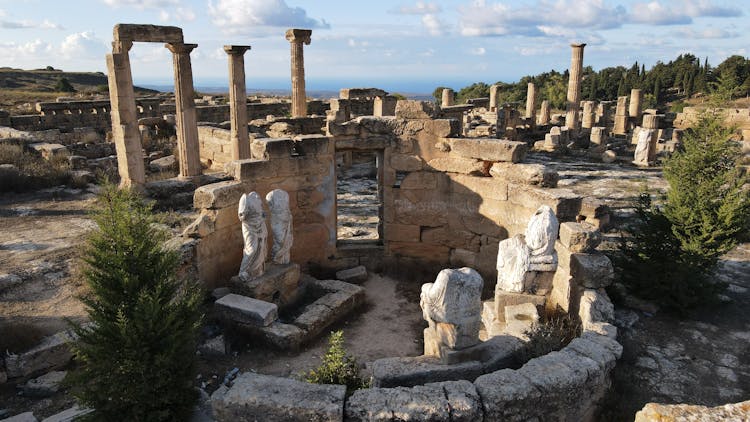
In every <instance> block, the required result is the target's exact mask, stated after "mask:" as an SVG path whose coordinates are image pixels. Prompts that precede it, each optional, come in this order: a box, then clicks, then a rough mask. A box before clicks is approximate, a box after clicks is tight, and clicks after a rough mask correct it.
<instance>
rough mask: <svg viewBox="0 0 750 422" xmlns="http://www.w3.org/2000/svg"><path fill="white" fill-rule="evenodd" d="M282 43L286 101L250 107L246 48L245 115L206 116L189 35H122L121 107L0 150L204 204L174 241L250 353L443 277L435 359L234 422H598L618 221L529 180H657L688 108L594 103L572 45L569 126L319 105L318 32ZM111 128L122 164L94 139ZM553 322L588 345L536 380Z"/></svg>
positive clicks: (414, 360) (25, 132)
mask: <svg viewBox="0 0 750 422" xmlns="http://www.w3.org/2000/svg"><path fill="white" fill-rule="evenodd" d="M285 37H286V39H287V40H288V41H289V43H290V45H291V87H292V95H291V101H290V102H289V101H283V100H271V101H260V100H258V101H250V102H248V99H247V96H246V82H245V73H244V56H245V54H246V53H247V52H248V51H250V46H248V45H227V46H225V47H224V50H225V51H226V53H227V58H228V63H229V65H228V69H229V85H230V86H229V96H228V104H210V102H211V101H214V100H215V99H212V98H207V99H206V100H205V101H203V100H201V101H200V104H196V100H195V99H194V97H195V95H194V94H195V93H194V88H193V75H192V70H191V63H190V53H191V52H192V51H194V50H195V49H196V48H197V47H198V45H197V44H191V43H186V42H185V40H184V39H183V34H182V30H181V29H180V28H177V27H166V26H152V25H131V24H119V25H116V26H115V27H114V31H113V42H112V52H111V53H110V54H108V55H107V57H106V62H107V69H108V72H109V92H110V100H109V101H98V102H84V101H79V102H59V103H41V104H38V110H39V111H40V113H41V114H39V115H34V116H5V117H0V124H2V125H4V126H7V127H2V128H0V137H10V136H14V137H24V136H25V137H29V138H33V139H39V140H40V141H39V143H38V144H37V147H38V148H39V149H41V150H44V151H49V153H50V154H54V153H56V151H59V150H60V149H66V150H68V151H69V153H71V154H72V155H75V156H84V157H85V158H86V159H87V160H88V162H89V163H90V164H93V163H95V162H96V163H98V164H97V165H100V166H101V165H105V164H102V163H104V162H106V163H108V164H106V165H109V166H113V165H115V164H116V168H117V172H118V173H119V177H120V183H121V185H122V186H128V187H133V188H135V189H139V190H141V191H143V192H145V193H146V194H147V195H149V196H151V197H152V198H154V199H155V200H157V202H158V203H160V204H161V203H163V204H166V205H165V206H180V205H183V206H184V205H186V204H187V206H188V207H192V208H193V209H194V210H195V212H196V213H197V218H196V219H195V220H194V221H193V222H192V224H190V225H189V226H188V227H187V229H185V230H184V233H183V234H182V236H180V237H178V238H177V239H175V243H176V244H178V245H179V247H180V249H181V251H182V253H183V258H184V259H183V261H184V262H183V270H184V274H188V275H190V276H192V277H195V278H196V279H197V280H200V282H201V283H202V284H203V285H204V286H205V288H206V289H209V290H210V291H212V292H213V296H214V299H215V303H214V304H213V307H214V308H213V309H214V310H215V311H216V312H217V313H218V314H219V315H220V319H221V321H222V325H223V326H224V327H227V328H231V329H232V330H233V332H241V333H243V334H242V335H244V336H247V338H252V339H253V340H252V341H253V342H262V343H264V344H266V345H267V346H269V347H273V348H276V349H279V350H283V351H295V350H299V349H300V348H301V347H302V346H304V345H306V344H309V343H310V342H311V341H313V340H316V339H318V338H320V336H321V334H322V333H324V332H325V330H326V329H327V328H329V327H331V326H332V325H333V324H335V323H336V322H337V321H340V320H341V319H342V318H343V317H344V316H346V315H347V314H349V313H351V312H357V311H358V309H360V307H361V305H363V303H364V302H365V293H366V291H365V288H363V287H362V286H360V285H357V283H360V282H361V281H362V280H363V279H366V278H367V273H368V272H371V273H373V272H383V271H386V272H389V273H395V274H400V275H401V277H403V278H405V279H411V280H410V281H412V282H416V281H417V280H434V282H430V283H426V284H424V285H423V286H422V288H421V295H420V306H421V309H422V314H423V318H424V321H425V325H426V328H424V331H423V342H424V352H423V354H422V355H420V356H392V357H387V358H382V359H378V360H376V361H374V362H373V363H372V364H371V370H372V387H371V388H366V389H361V390H357V391H356V392H355V393H354V394H353V395H351V396H348V397H347V396H346V395H345V388H344V387H343V386H340V385H317V384H306V383H304V382H302V381H298V380H294V379H291V378H284V377H274V376H268V375H261V374H258V373H255V372H251V371H247V372H242V373H240V374H239V375H237V377H236V378H235V379H234V380H233V381H232V382H227V383H226V384H225V385H222V386H221V387H220V388H219V389H217V390H216V391H214V392H213V393H212V395H211V397H210V406H211V408H212V411H213V417H214V418H215V420H217V421H252V420H296V421H303V420H304V421H307V420H347V421H360V420H361V421H365V420H384V421H385V420H434V421H438V420H445V421H448V420H451V421H479V420H485V421H500V420H567V421H585V420H594V419H595V418H596V415H597V412H598V411H599V409H600V407H601V406H602V399H603V397H604V395H605V393H606V392H607V390H608V388H609V386H610V383H611V372H612V371H613V368H614V367H615V365H616V362H617V360H618V358H619V357H620V356H621V353H622V347H621V345H620V344H619V343H618V341H617V328H616V327H615V326H614V325H612V322H613V318H614V307H613V305H612V303H611V302H610V299H609V298H608V296H607V294H606V293H605V291H604V287H607V286H608V285H609V284H610V283H611V282H612V280H613V275H614V273H613V271H614V270H613V266H612V263H611V262H610V260H609V259H608V258H607V257H606V256H605V255H604V254H602V253H600V252H599V251H597V246H598V245H599V243H600V241H601V239H602V236H601V234H600V231H599V230H600V229H602V228H605V227H606V226H607V225H608V224H609V218H610V215H609V210H608V208H607V206H605V205H604V204H603V203H601V202H600V201H598V200H595V199H593V198H591V197H582V196H580V195H578V194H575V193H574V192H573V191H571V190H569V189H566V188H562V187H561V188H558V187H557V182H558V174H557V173H556V172H555V171H554V170H551V169H549V168H547V167H545V166H544V165H542V164H538V163H528V162H525V159H526V156H527V152H529V151H532V150H533V151H545V152H550V153H554V154H565V153H567V152H570V151H577V153H578V154H586V155H588V156H590V157H594V158H597V159H601V160H602V161H605V162H614V161H617V162H620V163H624V164H626V165H632V164H635V165H636V166H651V165H654V163H655V162H656V161H657V158H658V156H659V154H666V153H669V152H670V151H671V150H673V149H674V148H675V145H676V144H677V143H678V142H679V139H680V132H681V128H683V127H685V125H686V124H687V123H688V122H690V121H691V119H692V118H694V116H692V115H691V111H690V110H689V109H686V111H685V112H684V113H680V114H656V111H655V110H642V107H641V102H642V97H641V93H640V91H639V90H637V89H636V90H633V91H632V92H631V95H630V96H629V97H620V98H617V99H616V101H611V102H601V103H599V104H596V103H595V102H593V101H584V102H581V100H580V98H581V92H580V91H581V89H580V84H581V72H582V66H583V52H584V47H585V44H574V45H572V46H571V47H572V60H571V66H570V82H569V86H568V92H567V108H566V110H565V113H564V114H558V115H553V114H551V110H550V105H549V102H548V101H546V100H544V99H543V98H538V93H537V92H536V90H535V87H534V85H533V84H529V86H528V97H527V101H526V108H525V113H523V114H521V113H520V112H518V111H517V110H516V108H515V106H514V105H513V104H501V103H499V102H498V98H497V97H498V94H497V92H498V87H493V88H492V89H491V91H490V97H489V98H479V99H473V100H471V101H469V102H468V103H467V104H459V105H456V104H454V93H453V92H452V90H445V91H444V92H443V95H442V104H440V105H438V104H435V103H432V102H421V101H413V100H403V99H397V98H396V97H395V96H391V95H389V94H388V93H387V92H385V91H383V90H379V89H374V88H351V89H342V90H341V92H340V95H339V98H334V99H330V100H326V101H319V100H312V101H311V100H308V99H307V97H306V93H305V70H304V58H303V51H304V45H309V44H310V43H311V40H312V31H311V30H304V29H289V30H288V31H286V34H285ZM137 42H157V43H165V47H166V48H167V49H169V51H170V52H171V53H172V57H173V66H174V81H175V89H174V97H173V98H171V97H167V98H163V97H155V98H136V96H135V94H134V88H133V79H132V75H131V63H130V59H129V51H130V49H131V48H132V47H134V43H137ZM538 100H541V102H539V101H538ZM538 106H540V107H539V109H538ZM287 116H291V117H287ZM227 122H228V123H227ZM110 125H111V126H110ZM109 128H111V142H112V143H113V144H114V151H112V148H111V147H109V148H108V147H106V146H98V144H99V143H98V142H94V141H90V140H88V138H94V139H96V137H97V135H96V133H98V132H97V131H99V133H100V132H101V131H102V130H104V131H106V130H107V129H109ZM165 128H174V130H175V133H176V141H177V148H176V156H175V157H174V161H175V163H176V164H175V166H176V169H177V170H178V175H177V177H176V178H171V179H166V180H157V181H149V177H148V176H149V174H151V173H152V169H153V167H154V164H153V162H154V161H155V160H156V159H160V158H161V157H148V156H144V152H143V151H144V144H145V143H147V142H149V140H150V139H152V138H153V137H155V136H156V135H157V134H158V133H159V131H162V130H165ZM259 128H260V129H259ZM261 129H262V130H261ZM45 137H46V138H45ZM45 139H55V140H56V142H58V143H64V144H67V145H57V144H52V143H50V142H45ZM101 144H103V145H107V144H106V143H104V142H101ZM110 145H111V144H110ZM361 154H371V155H372V156H374V157H375V163H376V164H375V167H376V168H375V170H374V172H375V173H376V177H377V192H376V197H377V207H376V208H377V211H376V214H377V215H374V216H373V217H374V218H375V219H376V221H377V228H376V231H377V233H376V235H375V239H373V240H372V241H362V242H352V241H347V240H346V239H340V238H339V236H338V234H337V178H339V177H340V175H341V172H342V171H343V169H345V168H346V167H347V166H349V165H351V163H352V157H353V156H354V157H356V156H358V155H361ZM84 161H85V160H84ZM631 163H632V164H631ZM334 274H335V276H334ZM313 275H314V276H315V277H313ZM290 310H294V311H293V312H290ZM552 313H558V314H560V313H561V314H564V315H568V316H569V317H571V318H572V319H573V320H574V321H577V322H580V324H581V327H582V330H581V334H580V335H579V336H578V337H577V338H575V339H573V340H572V341H571V342H570V343H569V344H567V345H566V346H565V347H563V348H562V349H561V350H559V351H554V352H551V353H548V354H545V355H542V356H539V357H533V358H531V359H528V360H526V361H519V359H520V358H519V353H520V351H521V350H522V349H524V347H525V345H526V344H527V342H528V341H529V338H528V336H527V333H528V331H529V330H530V329H531V328H532V326H533V325H534V324H536V323H537V322H538V321H540V319H543V318H544V316H545V315H550V314H552ZM285 315H286V316H285ZM222 341H223V340H222ZM222 347H223V345H222ZM50 350H58V351H59V350H63V352H61V353H60V352H57V353H54V354H52V353H51V352H50ZM64 350H65V347H64V339H61V338H57V337H56V338H54V339H48V340H46V343H44V344H42V345H40V346H38V347H37V348H36V349H34V350H31V351H29V352H27V353H24V354H17V355H11V356H8V357H6V358H5V362H4V368H0V369H2V375H3V380H4V379H5V377H6V376H7V377H10V378H13V377H20V376H26V375H29V374H32V373H35V372H39V370H43V369H44V368H45V367H54V366H58V365H60V364H64V363H66V362H68V361H69V360H70V353H69V351H68V352H67V353H66V352H65V351H64ZM50 356H54V359H53V358H50Z"/></svg>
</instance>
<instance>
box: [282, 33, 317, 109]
mask: <svg viewBox="0 0 750 422" xmlns="http://www.w3.org/2000/svg"><path fill="white" fill-rule="evenodd" d="M311 36H312V30H310V29H288V30H287V31H286V39H287V41H289V43H290V44H291V46H292V117H305V116H307V96H306V95H305V56H304V47H303V46H302V44H303V43H304V44H307V45H310V41H311V39H310V37H311Z"/></svg>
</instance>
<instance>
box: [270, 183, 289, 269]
mask: <svg viewBox="0 0 750 422" xmlns="http://www.w3.org/2000/svg"><path fill="white" fill-rule="evenodd" d="M266 202H267V203H268V209H269V210H270V211H271V234H272V235H273V246H272V247H271V261H272V262H273V263H274V264H288V263H289V251H290V250H291V249H292V213H291V211H289V194H288V193H286V192H285V191H283V190H281V189H274V190H272V191H271V192H268V194H267V195H266Z"/></svg>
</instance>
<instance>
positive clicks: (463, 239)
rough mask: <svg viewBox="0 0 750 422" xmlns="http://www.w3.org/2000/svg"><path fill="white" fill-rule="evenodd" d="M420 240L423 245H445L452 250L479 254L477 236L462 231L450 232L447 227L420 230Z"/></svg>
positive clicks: (478, 239)
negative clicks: (463, 250)
mask: <svg viewBox="0 0 750 422" xmlns="http://www.w3.org/2000/svg"><path fill="white" fill-rule="evenodd" d="M421 240H422V242H424V243H428V244H438V245H445V246H448V247H450V248H452V249H455V248H459V249H466V250H470V251H473V252H479V244H480V238H479V236H477V235H475V234H474V233H471V232H468V231H464V230H452V229H450V228H447V227H436V228H425V229H423V230H422V235H421Z"/></svg>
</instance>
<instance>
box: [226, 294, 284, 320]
mask: <svg viewBox="0 0 750 422" xmlns="http://www.w3.org/2000/svg"><path fill="white" fill-rule="evenodd" d="M214 307H216V308H217V310H218V311H219V312H220V313H221V314H222V315H223V317H224V318H226V319H228V320H230V321H234V322H237V323H240V324H248V325H257V326H262V327H267V326H269V325H271V323H272V322H274V321H275V320H276V319H277V318H278V317H279V315H278V312H279V311H278V307H277V306H276V304H274V303H270V302H264V301H262V300H258V299H253V298H250V297H247V296H241V295H237V294H234V293H230V294H228V295H226V296H224V297H222V298H221V299H219V300H217V301H216V302H215V303H214Z"/></svg>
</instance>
